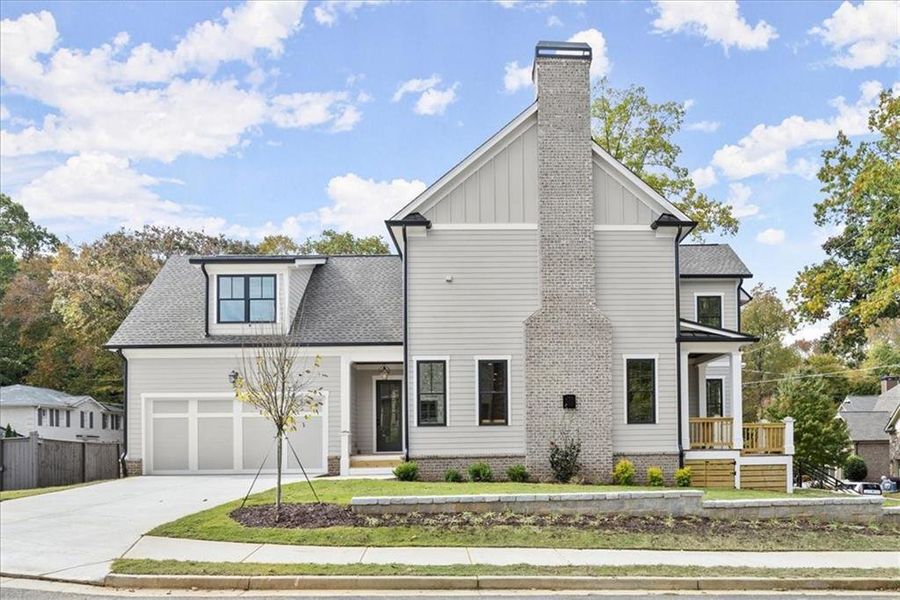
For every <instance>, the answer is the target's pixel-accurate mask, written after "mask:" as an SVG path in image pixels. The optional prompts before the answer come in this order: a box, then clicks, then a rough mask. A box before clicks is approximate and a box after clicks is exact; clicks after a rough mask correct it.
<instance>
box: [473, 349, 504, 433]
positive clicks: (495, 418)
mask: <svg viewBox="0 0 900 600" xmlns="http://www.w3.org/2000/svg"><path fill="white" fill-rule="evenodd" d="M508 423H509V361H508V360H506V359H484V360H479V361H478V424H479V425H507V424H508Z"/></svg>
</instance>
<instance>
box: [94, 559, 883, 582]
mask: <svg viewBox="0 0 900 600" xmlns="http://www.w3.org/2000/svg"><path fill="white" fill-rule="evenodd" d="M112 572H113V573H119V574H128V575H236V576H278V575H353V576H391V575H393V576H410V575H419V576H422V575H424V576H441V575H443V576H454V577H460V576H469V577H472V576H486V575H555V576H570V577H572V576H585V577H777V578H797V577H812V578H818V579H822V578H841V579H847V578H855V577H864V578H868V579H872V578H897V577H900V569H768V568H754V567H679V566H672V565H644V566H642V565H635V566H587V565H586V566H556V567H550V566H536V565H524V564H519V565H402V564H383V565H379V564H358V563H356V564H346V565H319V564H312V563H293V564H272V563H229V562H198V561H178V560H150V559H127V558H120V559H118V560H116V561H114V562H113V565H112Z"/></svg>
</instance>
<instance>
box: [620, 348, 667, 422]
mask: <svg viewBox="0 0 900 600" xmlns="http://www.w3.org/2000/svg"><path fill="white" fill-rule="evenodd" d="M632 362H635V363H638V362H640V363H650V364H651V365H652V369H651V371H650V391H651V400H650V415H649V416H650V420H649V421H644V420H640V421H639V420H634V419H633V418H632V411H631V405H632V400H633V397H632V395H633V394H636V393H640V392H645V391H646V390H643V389H642V390H632V389H631V377H630V375H629V368H630V363H632ZM656 363H657V359H656V357H652V356H629V357H626V358H625V381H624V388H625V423H626V424H628V425H656V408H657V402H658V401H659V399H658V397H657V396H658V393H659V390H657V387H656V377H657V370H656V369H657V364H656Z"/></svg>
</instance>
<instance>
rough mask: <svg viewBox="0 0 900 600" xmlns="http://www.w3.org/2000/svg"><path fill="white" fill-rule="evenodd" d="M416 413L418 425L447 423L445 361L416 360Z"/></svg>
mask: <svg viewBox="0 0 900 600" xmlns="http://www.w3.org/2000/svg"><path fill="white" fill-rule="evenodd" d="M416 414H417V415H418V419H419V425H420V426H423V425H424V426H428V425H446V424H447V363H446V361H443V360H420V361H417V362H416Z"/></svg>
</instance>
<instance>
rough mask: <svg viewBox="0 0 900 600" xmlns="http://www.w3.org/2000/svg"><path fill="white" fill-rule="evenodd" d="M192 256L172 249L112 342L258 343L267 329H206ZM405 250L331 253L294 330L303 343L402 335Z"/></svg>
mask: <svg viewBox="0 0 900 600" xmlns="http://www.w3.org/2000/svg"><path fill="white" fill-rule="evenodd" d="M190 258H191V257H188V256H173V257H171V258H169V260H167V261H166V264H165V265H163V268H162V270H160V272H159V274H158V275H157V276H156V279H154V280H153V283H151V284H150V286H149V287H148V288H147V291H145V292H144V295H143V296H142V297H141V299H140V300H139V301H138V303H137V305H136V306H135V307H134V309H132V311H131V313H130V314H129V315H128V317H127V318H126V319H125V320H124V321H123V322H122V324H121V325H120V326H119V329H118V330H117V331H116V332H115V333H114V334H113V336H112V338H110V340H109V342H108V343H107V344H108V345H109V346H111V347H126V346H216V345H235V346H239V345H242V344H252V343H253V342H254V341H261V340H263V339H264V338H262V337H260V336H224V335H216V336H210V337H205V334H204V324H203V320H204V318H205V313H204V309H203V303H204V299H205V292H204V278H203V273H202V271H201V270H200V268H199V267H197V266H194V265H191V264H190V263H189V260H190ZM401 275H402V265H401V262H400V257H398V256H331V257H328V259H327V262H326V263H325V264H323V265H318V266H316V267H315V270H314V271H313V274H312V276H311V277H310V280H309V284H308V285H307V288H306V293H305V295H304V298H303V302H302V303H301V308H300V310H298V315H297V317H298V318H295V320H294V325H293V327H292V331H291V337H292V338H293V341H294V342H295V343H298V344H312V345H325V344H335V345H338V344H397V343H401V342H402V341H403V324H402V319H403V288H402V279H401Z"/></svg>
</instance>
